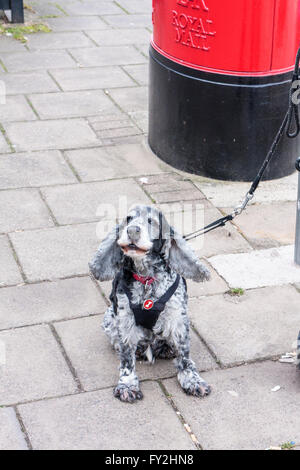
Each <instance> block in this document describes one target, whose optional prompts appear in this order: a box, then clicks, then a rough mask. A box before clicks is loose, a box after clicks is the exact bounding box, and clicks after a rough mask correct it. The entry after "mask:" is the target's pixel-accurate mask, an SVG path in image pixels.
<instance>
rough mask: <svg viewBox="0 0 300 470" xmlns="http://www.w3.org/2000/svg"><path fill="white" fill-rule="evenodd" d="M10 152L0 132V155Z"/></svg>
mask: <svg viewBox="0 0 300 470" xmlns="http://www.w3.org/2000/svg"><path fill="white" fill-rule="evenodd" d="M9 152H11V149H10V147H9V145H8V143H7V142H6V140H5V138H4V136H3V135H2V134H1V132H0V153H9Z"/></svg>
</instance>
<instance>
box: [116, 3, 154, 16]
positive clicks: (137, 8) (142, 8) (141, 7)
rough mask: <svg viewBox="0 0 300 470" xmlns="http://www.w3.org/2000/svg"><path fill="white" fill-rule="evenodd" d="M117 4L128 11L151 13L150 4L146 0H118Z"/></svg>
mask: <svg viewBox="0 0 300 470" xmlns="http://www.w3.org/2000/svg"><path fill="white" fill-rule="evenodd" d="M118 3H119V5H121V7H122V8H124V9H125V10H126V11H127V12H128V13H146V12H147V13H149V15H150V14H151V13H152V8H151V4H150V3H149V2H148V0H119V2H118Z"/></svg>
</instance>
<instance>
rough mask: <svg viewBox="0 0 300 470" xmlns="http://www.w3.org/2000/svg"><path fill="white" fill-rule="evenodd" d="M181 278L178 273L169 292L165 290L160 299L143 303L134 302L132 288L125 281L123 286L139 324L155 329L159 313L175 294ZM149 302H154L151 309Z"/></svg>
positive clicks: (136, 321)
mask: <svg viewBox="0 0 300 470" xmlns="http://www.w3.org/2000/svg"><path fill="white" fill-rule="evenodd" d="M180 279H181V276H180V275H179V274H177V277H176V279H175V282H174V283H173V284H172V285H171V286H170V287H169V289H168V290H167V292H165V293H164V295H163V296H162V297H160V299H158V300H156V301H155V302H152V301H151V300H146V301H145V302H144V303H143V305H140V304H138V305H137V304H134V303H132V293H131V290H130V289H129V288H128V286H127V285H126V284H125V283H123V285H122V288H123V290H124V292H125V294H126V295H127V297H128V300H129V305H130V308H131V310H132V311H133V314H134V318H135V323H136V325H137V326H142V327H143V328H147V329H148V330H152V329H153V327H154V325H155V324H156V322H157V320H158V317H159V315H160V314H161V312H162V311H163V310H164V309H165V306H166V303H167V302H168V301H169V300H170V298H171V297H172V295H174V294H175V292H176V290H177V287H178V285H179V281H180ZM147 302H152V306H151V308H149V309H147Z"/></svg>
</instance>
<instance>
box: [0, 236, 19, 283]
mask: <svg viewBox="0 0 300 470" xmlns="http://www.w3.org/2000/svg"><path fill="white" fill-rule="evenodd" d="M0 259H1V263H0V287H2V286H6V285H13V284H18V283H20V282H23V278H22V276H21V273H20V271H19V268H18V265H17V263H16V261H15V259H14V256H13V253H12V250H11V247H10V246H9V243H8V239H7V238H6V237H5V236H4V235H1V236H0Z"/></svg>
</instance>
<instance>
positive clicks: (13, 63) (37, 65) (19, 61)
mask: <svg viewBox="0 0 300 470" xmlns="http://www.w3.org/2000/svg"><path fill="white" fill-rule="evenodd" d="M49 40H50V39H49ZM0 59H1V60H2V62H3V63H4V65H5V67H6V68H7V70H8V71H9V72H26V71H27V72H32V71H33V70H44V69H49V68H65V67H72V66H74V60H73V59H72V57H71V56H70V55H69V54H68V53H67V52H65V51H34V52H32V51H31V52H29V51H28V52H5V53H4V52H2V53H1V54H0Z"/></svg>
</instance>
